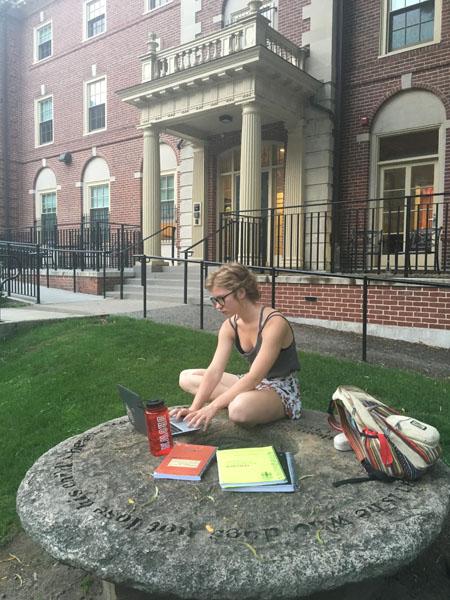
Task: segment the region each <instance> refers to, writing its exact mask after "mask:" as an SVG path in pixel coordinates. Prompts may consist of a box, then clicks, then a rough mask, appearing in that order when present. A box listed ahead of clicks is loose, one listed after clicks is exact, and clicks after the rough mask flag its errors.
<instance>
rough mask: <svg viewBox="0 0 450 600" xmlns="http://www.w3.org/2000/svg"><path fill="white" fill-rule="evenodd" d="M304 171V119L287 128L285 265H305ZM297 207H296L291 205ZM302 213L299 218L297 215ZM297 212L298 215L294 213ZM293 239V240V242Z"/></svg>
mask: <svg viewBox="0 0 450 600" xmlns="http://www.w3.org/2000/svg"><path fill="white" fill-rule="evenodd" d="M303 171H304V120H303V119H300V120H299V121H297V123H295V124H294V125H293V126H291V127H288V143H287V155H286V169H285V179H284V220H285V223H284V233H285V236H286V239H285V242H284V248H285V260H286V266H288V267H290V266H292V267H293V268H295V267H300V268H301V267H303V260H304V256H303V244H302V240H303V236H304V234H305V232H304V231H303V208H298V205H299V204H302V203H303ZM293 206H297V208H290V207H293ZM297 214H300V218H297ZM294 215H295V216H294ZM291 240H292V241H291Z"/></svg>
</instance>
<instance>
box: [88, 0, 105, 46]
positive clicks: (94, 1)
mask: <svg viewBox="0 0 450 600" xmlns="http://www.w3.org/2000/svg"><path fill="white" fill-rule="evenodd" d="M85 23H86V30H85V37H86V39H89V38H92V37H95V36H97V35H100V34H101V33H104V32H105V31H106V0H90V2H86V3H85Z"/></svg>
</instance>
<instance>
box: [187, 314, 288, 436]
mask: <svg viewBox="0 0 450 600" xmlns="http://www.w3.org/2000/svg"><path fill="white" fill-rule="evenodd" d="M289 333H290V328H289V325H288V324H287V323H286V320H285V319H284V318H282V317H279V318H272V319H270V321H268V322H267V324H266V326H265V327H264V329H263V331H262V343H261V348H260V350H259V352H258V355H257V357H256V358H255V360H254V361H253V364H252V365H251V367H250V370H249V372H248V373H247V374H246V375H244V376H243V377H241V378H240V379H239V380H238V381H236V383H234V384H233V385H232V386H231V387H230V388H229V389H228V390H227V391H226V392H223V393H222V394H220V396H218V397H217V398H216V399H215V400H213V401H212V402H211V403H210V404H209V406H207V407H204V408H202V409H200V410H197V411H195V412H192V413H191V414H189V415H188V416H187V418H186V420H188V421H189V423H190V424H191V425H193V426H196V427H199V426H201V425H202V424H203V427H204V428H206V427H207V425H208V423H209V421H210V420H211V418H212V417H213V416H214V414H216V413H217V412H218V411H219V410H220V409H222V408H226V407H227V406H228V405H229V404H230V402H232V401H233V400H234V399H235V398H236V396H237V395H238V394H240V393H242V392H248V391H250V390H254V389H255V388H256V386H257V385H258V384H259V383H261V381H262V380H263V379H264V378H265V377H266V376H267V374H268V373H269V371H270V369H271V367H272V365H273V364H274V362H275V361H276V359H277V357H278V355H279V353H280V351H281V349H282V348H283V347H285V346H286V345H287V344H286V338H288V336H289ZM199 391H200V390H199Z"/></svg>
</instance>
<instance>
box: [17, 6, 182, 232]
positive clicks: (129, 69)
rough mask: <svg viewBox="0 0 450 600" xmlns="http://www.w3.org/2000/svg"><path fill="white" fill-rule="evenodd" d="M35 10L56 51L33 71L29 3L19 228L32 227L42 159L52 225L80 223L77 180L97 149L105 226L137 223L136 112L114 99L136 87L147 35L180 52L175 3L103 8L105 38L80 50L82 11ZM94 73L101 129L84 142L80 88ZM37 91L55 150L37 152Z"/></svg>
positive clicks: (138, 147) (138, 136) (23, 66)
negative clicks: (103, 96)
mask: <svg viewBox="0 0 450 600" xmlns="http://www.w3.org/2000/svg"><path fill="white" fill-rule="evenodd" d="M40 4H43V5H42V6H41V9H42V10H43V12H44V22H46V21H47V20H49V19H52V23H53V48H54V50H53V56H52V57H51V58H49V59H47V60H44V61H41V62H39V63H37V64H33V28H34V27H36V26H38V25H39V24H40V10H38V9H37V8H36V9H35V10H33V7H35V6H37V5H39V3H37V5H36V4H35V3H33V5H32V6H31V7H30V8H28V14H27V16H26V18H25V20H24V22H23V23H22V29H23V35H22V39H23V57H22V59H21V61H20V63H19V65H18V68H19V70H20V71H21V72H22V73H24V74H25V77H26V85H25V86H24V87H23V93H22V94H21V95H19V97H20V96H22V99H21V103H20V110H21V112H22V115H23V117H22V128H21V131H20V140H21V144H20V148H21V153H20V158H21V162H22V165H23V166H22V169H23V170H22V173H21V177H20V179H21V180H22V181H23V182H24V188H23V190H22V192H21V193H20V194H19V193H18V194H17V196H16V197H15V198H14V204H15V205H17V206H19V207H20V219H21V222H22V223H25V224H31V223H32V222H33V219H34V198H33V196H32V195H30V194H28V190H30V189H34V184H35V182H36V178H37V176H38V174H39V171H40V169H41V168H42V159H43V158H45V159H46V163H47V166H48V167H50V168H52V169H53V171H54V172H55V175H56V180H57V183H58V185H60V186H61V190H60V191H59V192H58V222H60V223H65V222H66V223H67V222H76V221H79V219H80V215H81V189H80V188H78V187H76V186H75V183H76V182H79V181H81V180H82V176H83V171H84V169H85V167H86V164H87V162H88V161H89V160H90V159H91V158H92V148H93V147H95V148H96V150H97V156H101V157H103V158H105V160H106V161H107V163H108V166H109V169H110V174H111V176H112V177H115V179H116V180H115V182H113V183H112V184H111V221H120V222H127V223H139V222H140V211H141V208H140V204H141V180H140V179H135V178H134V173H135V172H137V171H141V165H142V146H143V141H142V134H141V133H140V132H139V131H137V130H136V126H137V125H138V122H139V111H138V110H136V109H133V107H131V106H129V105H128V104H125V103H123V102H122V101H121V100H120V99H119V97H118V96H117V94H116V92H117V91H118V90H120V89H122V88H125V87H128V86H130V85H134V84H136V83H138V82H139V81H140V77H141V72H140V61H139V56H140V55H142V54H144V53H145V52H146V50H147V39H148V34H149V33H150V32H155V33H156V34H157V35H158V36H160V37H161V45H162V47H170V46H175V45H178V44H179V33H180V32H179V4H180V3H179V0H173V1H172V2H171V3H170V4H168V5H166V6H163V7H161V8H159V9H157V10H154V11H151V12H150V13H148V14H145V15H143V14H142V12H143V0H133V1H132V2H126V3H123V2H120V1H119V0H108V2H107V13H106V23H107V31H106V33H105V34H103V35H100V36H98V37H95V38H92V39H90V40H88V41H84V42H83V41H82V23H83V14H82V6H83V4H82V3H79V4H77V10H74V4H73V1H72V0H58V1H54V2H49V3H40ZM92 65H96V76H98V77H101V76H103V75H105V76H106V78H107V129H106V131H102V132H98V133H91V134H88V135H84V134H83V111H84V107H83V89H84V87H83V82H85V81H88V80H90V79H92V78H93V76H92ZM61 74H63V76H61ZM42 85H44V86H45V94H53V102H54V143H53V144H50V145H49V146H45V147H41V148H35V147H34V146H35V140H34V126H33V125H32V124H33V123H34V103H35V99H37V98H39V97H40V96H41V86H42ZM16 104H17V96H16ZM168 139H173V138H168ZM164 141H166V140H164ZM66 151H68V152H71V153H72V157H73V160H72V164H71V165H70V166H66V165H64V164H63V163H60V162H59V161H58V156H59V155H60V154H61V153H62V152H66ZM18 180H19V178H18Z"/></svg>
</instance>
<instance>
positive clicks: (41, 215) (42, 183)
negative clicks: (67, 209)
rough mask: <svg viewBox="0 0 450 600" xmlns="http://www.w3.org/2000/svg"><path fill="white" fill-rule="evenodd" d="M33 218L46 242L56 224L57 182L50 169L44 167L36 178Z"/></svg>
mask: <svg viewBox="0 0 450 600" xmlns="http://www.w3.org/2000/svg"><path fill="white" fill-rule="evenodd" d="M35 189H36V196H35V218H36V223H37V225H40V227H41V239H42V242H43V243H47V241H48V239H50V238H52V237H53V234H54V231H55V227H56V224H57V216H56V215H57V194H56V191H57V184H56V177H55V174H54V172H53V171H52V169H50V168H48V167H46V168H45V169H42V171H40V173H39V175H38V177H37V179H36V185H35Z"/></svg>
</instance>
